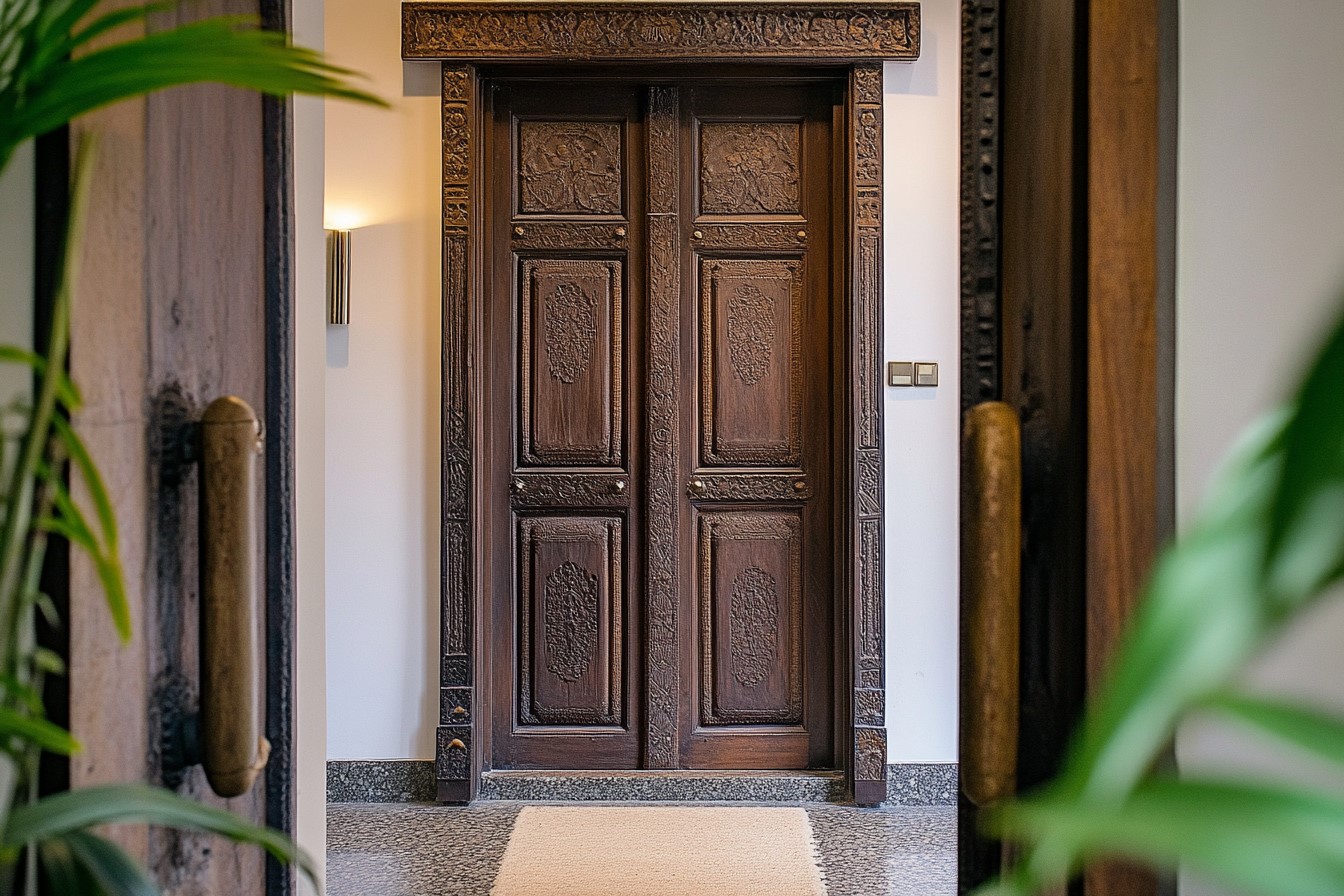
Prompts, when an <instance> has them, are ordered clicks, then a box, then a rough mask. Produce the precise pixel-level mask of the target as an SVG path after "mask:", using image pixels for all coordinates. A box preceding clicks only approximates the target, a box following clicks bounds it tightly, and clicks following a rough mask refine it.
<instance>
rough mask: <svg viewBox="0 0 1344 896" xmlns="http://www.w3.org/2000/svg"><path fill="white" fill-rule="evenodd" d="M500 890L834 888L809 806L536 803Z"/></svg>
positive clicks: (517, 830)
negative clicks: (826, 877)
mask: <svg viewBox="0 0 1344 896" xmlns="http://www.w3.org/2000/svg"><path fill="white" fill-rule="evenodd" d="M490 893H491V896H701V894H713V896H826V887H825V885H824V884H823V883H822V877H821V871H820V870H819V869H818V867H817V861H816V852H815V847H814V845H813V842H812V828H811V826H810V825H809V824H808V821H807V813H806V812H804V811H803V810H802V809H790V808H764V809H762V808H751V807H738V806H732V807H729V806H705V807H694V808H687V807H679V806H678V807H674V806H528V807H526V808H524V809H523V811H522V812H521V813H520V814H519V816H518V820H517V821H516V822H515V823H514V827H513V835H512V836H511V837H510V838H509V845H508V848H507V849H506V850H505V851H504V862H503V864H502V865H501V866H500V869H499V875H498V876H497V877H496V878H495V886H494V888H493V889H492V890H491V891H490Z"/></svg>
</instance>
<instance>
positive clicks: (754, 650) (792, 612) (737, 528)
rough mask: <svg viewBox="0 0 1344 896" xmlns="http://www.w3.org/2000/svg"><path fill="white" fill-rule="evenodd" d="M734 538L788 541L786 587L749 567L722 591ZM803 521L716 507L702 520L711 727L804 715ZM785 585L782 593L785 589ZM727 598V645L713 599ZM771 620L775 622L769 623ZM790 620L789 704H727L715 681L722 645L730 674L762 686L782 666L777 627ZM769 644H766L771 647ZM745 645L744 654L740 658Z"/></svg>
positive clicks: (706, 699) (704, 673) (705, 712)
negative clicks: (724, 554) (721, 564)
mask: <svg viewBox="0 0 1344 896" xmlns="http://www.w3.org/2000/svg"><path fill="white" fill-rule="evenodd" d="M730 541H746V542H758V543H763V544H769V543H771V542H774V543H779V542H783V547H782V552H783V553H784V555H785V556H786V557H787V558H788V561H787V563H788V582H787V584H786V585H784V586H783V588H782V589H781V586H780V583H779V582H777V581H776V579H775V577H774V576H771V575H770V574H769V573H767V572H766V571H765V570H763V569H761V568H759V567H757V566H748V567H746V568H745V569H744V570H742V571H741V572H739V573H738V574H737V576H735V577H734V579H733V582H732V585H731V591H729V593H726V594H725V593H716V590H715V586H714V573H715V569H716V567H717V565H718V561H717V559H716V555H717V550H716V549H717V548H718V547H719V546H720V545H722V544H724V543H726V542H730ZM801 541H802V522H801V519H800V518H799V517H798V516H795V515H793V514H792V513H787V512H786V513H780V512H766V513H762V512H753V511H718V512H713V513H705V514H704V515H702V516H701V517H700V534H699V547H698V556H697V561H698V564H699V577H700V582H699V592H700V593H699V602H700V676H701V686H700V722H701V724H706V725H739V724H753V723H756V724H780V725H790V724H798V723H799V722H801V721H802V717H803V672H802V669H803V661H802V656H803V641H802V626H801V621H802V605H803V604H802V601H803V593H802V578H801V576H802V544H801ZM781 590H782V591H783V593H782V594H781V593H780V592H781ZM725 600H726V601H728V611H729V617H730V621H729V624H728V632H727V633H726V634H727V639H726V640H727V643H726V644H720V643H719V638H717V637H716V634H715V621H714V617H715V612H714V602H716V601H725ZM769 620H773V621H769ZM784 620H788V625H789V628H788V631H789V637H788V639H787V642H786V644H785V645H784V647H785V650H786V651H787V655H786V656H785V658H784V660H783V665H784V668H785V674H786V675H787V682H788V685H787V686H788V697H787V701H788V702H787V704H786V705H782V706H775V707H760V708H750V709H748V708H742V707H733V708H728V707H724V706H720V705H719V700H718V699H717V696H716V691H715V688H714V687H712V686H711V683H712V682H714V680H715V679H714V669H715V653H716V650H724V649H726V650H728V651H730V653H731V654H732V656H731V658H729V660H728V661H729V671H730V672H731V674H732V675H733V677H734V678H735V679H736V680H737V681H738V682H740V683H741V684H742V685H743V686H745V687H757V686H759V685H761V684H762V683H763V682H764V681H765V680H766V678H767V677H768V676H769V674H770V671H771V669H772V668H775V667H777V666H778V665H780V660H779V657H778V653H777V651H778V650H779V641H780V637H779V627H780V626H781V625H783V624H784ZM767 645H768V646H767ZM739 649H741V653H742V655H741V656H739ZM720 661H722V658H720Z"/></svg>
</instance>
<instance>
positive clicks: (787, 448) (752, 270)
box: [700, 258, 803, 466]
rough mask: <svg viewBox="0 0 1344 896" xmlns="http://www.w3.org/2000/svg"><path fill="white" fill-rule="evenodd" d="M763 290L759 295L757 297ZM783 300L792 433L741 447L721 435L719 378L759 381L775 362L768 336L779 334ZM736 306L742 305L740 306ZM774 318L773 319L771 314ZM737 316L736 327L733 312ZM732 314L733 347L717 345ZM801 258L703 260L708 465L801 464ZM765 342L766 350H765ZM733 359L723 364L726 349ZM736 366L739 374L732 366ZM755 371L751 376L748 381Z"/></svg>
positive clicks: (705, 452)
mask: <svg viewBox="0 0 1344 896" xmlns="http://www.w3.org/2000/svg"><path fill="white" fill-rule="evenodd" d="M758 294H759V298H758V297H757V296H758ZM777 303H785V305H786V307H787V308H788V321H789V323H788V326H789V341H788V343H787V345H788V356H789V357H788V360H787V366H784V369H783V370H782V371H781V375H784V376H787V377H788V379H787V382H788V387H787V392H786V394H787V396H788V408H787V411H786V413H787V415H788V420H787V433H786V434H785V441H784V442H783V443H781V444H776V445H740V444H739V445H734V444H729V443H724V442H723V441H721V440H720V436H719V429H718V426H717V422H716V413H717V406H716V397H715V388H714V384H715V381H716V377H718V376H736V377H737V378H739V379H741V380H742V381H743V382H744V383H746V384H747V385H756V384H757V383H759V382H760V381H761V380H762V379H763V378H764V377H765V375H766V374H767V373H768V372H769V365H770V363H771V357H770V354H771V352H772V350H770V349H769V343H768V341H767V340H769V339H774V338H775V337H776V336H777V335H778V333H777V326H778V325H777V324H776V323H775V322H774V320H773V319H772V318H773V315H774V312H775V311H776V308H777ZM735 304H736V305H737V307H736V308H735V307H734V305H735ZM767 312H769V313H770V315H771V319H769V322H768V323H767V318H766V316H765V315H766V313H767ZM734 317H736V318H737V323H736V325H734V323H733V318H734ZM721 319H726V320H725V323H726V326H725V328H724V329H725V331H726V332H725V335H726V337H727V343H728V344H727V345H726V346H721V345H719V344H718V338H717V333H716V331H715V326H716V323H715V322H716V321H717V320H721ZM802 319H803V261H802V259H793V258H785V259H761V258H702V259H701V262H700V339H701V350H700V391H701V396H700V408H701V411H700V412H701V416H702V420H701V425H700V445H701V452H702V454H701V458H702V463H703V464H705V465H707V466H712V465H725V464H754V463H766V464H775V465H793V464H797V463H798V462H799V461H800V460H801V458H802V432H803V408H802V400H801V395H802V383H803V362H802V355H803V353H802V340H803V332H802ZM762 344H764V346H765V350H762ZM725 348H726V349H727V352H726V354H727V362H728V363H727V364H722V367H723V368H725V369H722V370H721V369H720V366H721V360H720V359H721V358H722V357H723V355H724V349H725ZM727 367H732V368H733V370H732V372H728V371H727V370H726V368H727ZM749 377H750V379H749Z"/></svg>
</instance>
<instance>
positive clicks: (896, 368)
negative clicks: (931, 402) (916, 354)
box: [887, 361, 915, 386]
mask: <svg viewBox="0 0 1344 896" xmlns="http://www.w3.org/2000/svg"><path fill="white" fill-rule="evenodd" d="M914 384H915V363H914V362H913V361H888V362H887V385H888V386H913V385H914Z"/></svg>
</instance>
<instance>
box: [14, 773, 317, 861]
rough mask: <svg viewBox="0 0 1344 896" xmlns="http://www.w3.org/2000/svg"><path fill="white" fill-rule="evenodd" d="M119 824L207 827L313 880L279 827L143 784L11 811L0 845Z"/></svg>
mask: <svg viewBox="0 0 1344 896" xmlns="http://www.w3.org/2000/svg"><path fill="white" fill-rule="evenodd" d="M123 822H132V823H134V822H141V823H147V824H157V825H163V826H165V827H172V828H186V829H191V830H198V831H206V832H209V833H213V834H218V835H220V836H222V837H226V838H228V839H229V840H233V841H235V842H238V843H252V844H256V845H258V846H261V847H262V848H263V849H265V850H266V851H267V852H268V853H270V854H271V855H273V856H275V857H276V858H277V859H279V860H281V861H284V862H290V863H294V864H297V865H298V867H299V868H300V870H302V871H303V873H304V874H305V875H307V876H308V878H309V879H310V880H314V881H315V880H316V873H315V871H314V868H313V864H312V861H311V860H310V859H309V858H308V856H307V854H306V853H304V851H303V850H301V849H299V847H297V846H296V845H295V844H294V842H293V841H292V840H290V839H289V838H288V837H286V836H285V835H284V834H281V833H280V832H279V831H273V830H270V829H269V828H263V827H258V826H256V825H253V824H249V823H248V822H246V821H244V820H243V819H241V818H239V817H238V816H236V815H233V814H231V813H229V812H225V811H224V810H222V809H216V808H214V807H212V806H203V805H201V804H200V803H194V802H191V801H190V800H185V799H183V798H182V797H180V796H178V795H176V794H174V793H169V792H168V791H166V790H160V789H157V788H154V787H148V786H145V785H141V784H113V785H107V786H103V787H89V788H86V789H83V790H73V791H70V792H68V793H61V794H57V795H56V796H51V797H47V798H46V799H43V800H40V801H38V802H36V803H31V804H29V805H26V806H21V807H19V808H17V809H15V810H14V811H13V813H12V814H11V815H10V818H9V824H8V825H7V826H6V828H5V831H4V835H3V838H0V845H4V846H9V847H18V846H22V845H23V844H25V843H29V842H33V841H43V840H50V839H52V838H54V837H64V836H67V835H69V834H71V833H74V832H76V831H85V830H87V829H89V828H92V827H96V826H98V825H103V824H117V823H123Z"/></svg>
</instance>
